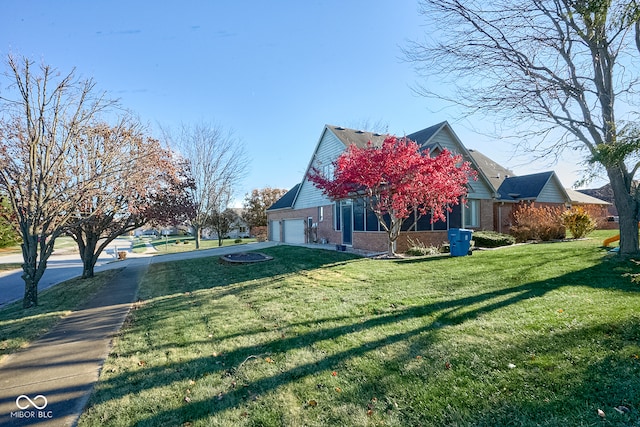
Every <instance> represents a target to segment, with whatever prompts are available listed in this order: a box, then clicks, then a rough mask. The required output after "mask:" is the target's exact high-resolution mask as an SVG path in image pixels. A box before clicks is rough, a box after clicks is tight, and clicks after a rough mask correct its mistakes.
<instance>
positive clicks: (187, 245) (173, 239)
mask: <svg viewBox="0 0 640 427" xmlns="http://www.w3.org/2000/svg"><path fill="white" fill-rule="evenodd" d="M144 240H147V241H148V242H149V243H151V245H153V247H154V248H156V250H157V251H158V253H159V254H163V253H170V254H172V253H177V252H189V251H194V250H196V241H195V238H194V237H187V236H169V237H168V238H167V239H165V238H164V237H161V238H158V239H153V240H152V239H149V238H146V239H145V238H142V239H139V241H137V242H136V243H134V247H133V250H134V251H135V252H144V251H145V249H146V247H145V244H144ZM235 240H236V239H224V240H223V241H222V246H232V245H237V244H238V243H235ZM255 241H256V239H248V238H247V239H242V242H241V244H244V243H250V242H255ZM217 247H218V240H217V239H216V240H204V239H202V240H200V249H201V250H202V249H211V248H217Z"/></svg>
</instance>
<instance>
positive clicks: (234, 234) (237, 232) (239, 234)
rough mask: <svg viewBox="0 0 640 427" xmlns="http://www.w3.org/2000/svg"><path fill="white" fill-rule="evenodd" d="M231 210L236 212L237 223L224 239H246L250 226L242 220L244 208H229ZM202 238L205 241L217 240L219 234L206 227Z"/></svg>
mask: <svg viewBox="0 0 640 427" xmlns="http://www.w3.org/2000/svg"><path fill="white" fill-rule="evenodd" d="M229 210H231V211H233V212H235V214H236V221H235V223H234V224H233V225H232V226H231V229H230V230H229V232H228V233H227V234H226V235H224V236H222V237H223V238H229V239H242V238H245V237H249V225H248V224H247V222H246V221H245V220H244V219H242V214H243V213H244V209H243V208H229ZM201 235H202V238H203V239H217V238H218V233H216V232H215V231H214V230H212V229H210V228H208V227H206V228H204V229H203V230H202V234H201Z"/></svg>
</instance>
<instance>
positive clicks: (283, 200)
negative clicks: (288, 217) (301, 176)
mask: <svg viewBox="0 0 640 427" xmlns="http://www.w3.org/2000/svg"><path fill="white" fill-rule="evenodd" d="M299 190H300V184H296V185H295V186H294V187H293V188H292V189H291V190H289V191H287V192H286V193H284V196H282V197H280V198H279V199H278V200H277V201H276V202H275V203H274V204H272V205H271V206H269V207H268V208H267V210H268V211H275V210H278V209H291V208H292V207H293V204H294V203H295V201H296V197H297V196H298V191H299Z"/></svg>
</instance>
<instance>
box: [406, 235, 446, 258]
mask: <svg viewBox="0 0 640 427" xmlns="http://www.w3.org/2000/svg"><path fill="white" fill-rule="evenodd" d="M407 244H408V245H409V249H407V252H406V254H407V255H411V256H425V255H437V254H439V253H440V250H439V249H438V248H436V247H435V246H426V245H425V244H424V243H422V242H421V241H419V240H413V239H412V238H410V237H407Z"/></svg>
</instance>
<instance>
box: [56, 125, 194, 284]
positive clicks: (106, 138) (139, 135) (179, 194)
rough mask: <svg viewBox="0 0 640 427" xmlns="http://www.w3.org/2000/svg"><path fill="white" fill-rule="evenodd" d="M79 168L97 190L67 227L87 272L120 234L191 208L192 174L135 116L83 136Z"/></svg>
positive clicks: (97, 127) (174, 217) (87, 130)
mask: <svg viewBox="0 0 640 427" xmlns="http://www.w3.org/2000/svg"><path fill="white" fill-rule="evenodd" d="M79 140H80V141H81V143H80V144H79V147H81V149H82V152H80V153H78V156H76V158H75V162H76V163H77V170H79V171H81V173H82V174H84V175H85V176H86V179H87V180H88V179H89V178H90V177H92V176H99V177H100V179H99V180H94V181H93V191H92V192H91V193H89V194H88V195H89V197H87V198H85V199H83V200H82V202H81V204H80V205H78V207H77V211H76V217H77V221H74V222H73V223H72V225H71V226H70V227H69V228H68V233H69V234H70V235H71V236H72V237H73V239H74V240H75V241H76V243H77V244H78V249H79V251H80V257H81V258H82V261H83V271H82V277H83V278H87V277H93V274H94V266H95V264H96V261H97V260H98V257H99V256H100V254H101V253H102V251H103V250H104V249H105V248H106V247H107V246H108V245H109V244H110V243H111V242H112V241H113V240H115V239H116V238H117V237H119V236H121V235H122V234H124V233H126V232H129V231H132V230H135V229H136V228H138V227H141V226H143V225H145V224H147V223H149V222H152V221H155V222H160V223H167V222H172V221H180V218H181V217H182V216H184V215H188V213H189V212H190V209H189V208H190V206H189V205H188V195H187V194H186V189H187V188H188V184H187V178H186V177H185V176H182V175H181V171H182V169H181V168H180V166H179V164H178V162H177V159H175V158H174V156H173V155H172V153H171V152H170V151H169V150H167V149H164V148H163V147H162V146H161V145H160V143H159V141H158V140H156V139H154V138H151V137H149V136H147V135H146V129H144V128H143V127H142V126H141V125H140V123H139V122H138V121H137V120H135V119H134V118H132V117H130V116H125V117H123V118H122V119H121V120H120V121H119V122H118V123H117V124H116V125H113V126H111V125H108V124H106V123H96V124H94V125H92V126H89V127H86V128H85V129H84V130H83V132H82V134H81V135H80V136H79Z"/></svg>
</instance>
